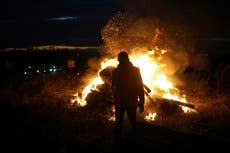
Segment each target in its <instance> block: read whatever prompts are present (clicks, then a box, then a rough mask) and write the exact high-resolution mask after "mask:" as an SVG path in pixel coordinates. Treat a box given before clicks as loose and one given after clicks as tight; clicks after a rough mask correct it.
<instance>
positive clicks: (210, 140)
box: [0, 54, 230, 153]
mask: <svg viewBox="0 0 230 153" xmlns="http://www.w3.org/2000/svg"><path fill="white" fill-rule="evenodd" d="M61 57H63V56H58V57H57V58H56V60H57V61H58V60H59V58H61ZM68 57H69V56H66V59H68ZM212 57H215V56H212ZM222 57H224V59H225V60H223V61H221V59H222ZM227 57H229V54H228V56H225V55H222V56H221V57H220V58H216V59H218V60H219V61H216V62H217V63H218V62H223V63H228V62H227V61H228V60H227V59H228V58H227ZM53 60H55V59H53ZM19 61H20V60H19ZM31 61H33V60H31ZM25 63H26V61H25ZM2 72H4V71H2ZM2 74H3V73H2ZM3 76H5V78H3V79H1V88H0V89H1V90H0V91H1V92H0V97H1V98H0V112H1V113H0V114H1V115H0V122H1V125H0V138H1V143H0V144H1V145H0V149H1V152H2V151H4V152H39V153H44V152H49V153H50V152H55V153H59V152H60V153H73V152H98V153H99V152H100V153H103V152H122V151H128V150H134V151H141V152H147V151H148V152H149V151H152V152H154V151H159V152H160V151H162V152H163V151H194V152H197V151H201V150H202V151H203V150H204V151H214V150H218V151H224V150H228V148H229V146H228V145H229V143H230V137H229V136H230V132H229V127H230V125H226V126H225V127H221V128H219V129H218V128H216V129H212V130H211V131H210V132H209V133H208V134H207V133H204V134H202V133H201V134H195V133H193V131H191V132H189V133H183V132H179V131H175V130H172V129H169V128H164V127H161V126H157V124H155V123H154V122H153V123H148V122H146V121H143V120H140V121H138V127H139V129H140V134H139V136H138V137H137V139H136V141H134V139H132V138H131V137H129V136H128V135H125V138H124V144H123V145H122V146H121V148H119V147H117V146H116V145H115V144H114V142H113V134H114V133H113V125H114V122H112V121H108V119H107V118H105V116H104V115H103V113H104V112H103V110H101V112H102V115H98V114H97V111H99V110H97V111H96V112H94V110H91V109H89V110H86V109H83V110H81V109H80V110H79V111H76V110H72V109H64V108H56V107H48V106H44V105H42V103H37V104H36V105H27V104H24V103H23V102H22V101H20V99H21V98H22V97H20V96H17V95H14V94H12V97H11V96H9V95H8V94H4V88H8V84H14V86H12V88H14V87H15V90H16V91H17V90H19V89H20V87H18V86H17V83H16V85H15V82H17V81H18V80H15V79H14V77H15V76H13V77H12V75H9V76H7V75H3ZM20 81H23V80H20ZM18 83H19V85H20V82H18ZM20 93H23V92H20V91H19V94H20ZM14 96H15V97H14ZM21 96H22V95H21ZM14 99H15V102H14ZM22 99H23V98H22ZM48 101H52V99H47V103H48ZM17 102H19V103H21V104H17ZM226 122H229V121H226Z"/></svg>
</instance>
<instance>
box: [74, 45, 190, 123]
mask: <svg viewBox="0 0 230 153" xmlns="http://www.w3.org/2000/svg"><path fill="white" fill-rule="evenodd" d="M156 49H158V48H156ZM160 53H161V54H164V53H166V50H162V51H160ZM129 57H130V61H131V62H132V63H133V64H134V65H135V66H138V67H139V68H140V71H141V75H142V79H143V82H144V84H145V85H147V86H148V87H149V88H150V89H151V93H149V95H150V96H151V97H153V98H154V96H157V97H161V98H166V99H171V100H176V101H180V102H183V103H186V98H185V95H182V96H181V95H180V92H179V90H178V89H177V88H176V87H174V86H173V83H172V82H171V81H170V80H169V79H168V78H167V75H166V74H165V73H164V72H162V70H161V68H162V67H166V66H167V64H164V63H163V64H162V63H160V59H159V58H155V51H154V50H151V51H148V52H146V53H145V54H143V53H142V54H130V56H129ZM117 64H118V61H117V59H107V58H106V59H104V60H103V61H102V62H101V67H100V68H99V71H98V72H100V71H101V70H102V69H104V68H106V67H108V66H114V67H116V66H117ZM99 84H103V81H102V80H101V79H100V76H99V75H98V76H96V77H94V78H93V79H92V81H91V82H90V83H89V84H88V85H87V86H86V87H85V88H84V90H83V91H82V96H79V94H76V95H75V96H76V98H75V99H72V102H73V103H75V102H77V103H78V104H79V105H80V106H85V105H86V104H87V103H86V101H85V98H86V96H87V95H88V94H89V93H90V92H91V90H96V87H97V85H99ZM182 110H183V111H184V112H185V113H186V112H188V111H189V108H187V107H184V106H183V107H182ZM155 116H156V113H150V114H149V115H147V116H146V117H145V120H154V119H155Z"/></svg>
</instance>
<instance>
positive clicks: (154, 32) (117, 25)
mask: <svg viewBox="0 0 230 153" xmlns="http://www.w3.org/2000/svg"><path fill="white" fill-rule="evenodd" d="M145 21H146V20H141V21H140V20H138V21H136V22H134V20H132V19H130V18H128V17H127V16H126V15H124V14H122V13H118V14H116V15H115V16H114V17H113V18H111V20H110V21H109V22H108V24H107V25H106V26H105V27H104V29H103V30H102V38H103V41H104V43H105V44H104V50H105V51H104V52H105V55H104V56H102V58H101V60H100V64H99V66H98V69H97V73H96V74H94V75H91V76H90V77H87V78H88V81H87V84H86V85H85V86H84V88H83V89H82V91H78V92H77V93H76V94H75V95H74V98H73V99H72V100H71V102H72V103H74V104H76V105H77V106H79V107H80V106H82V107H83V106H86V105H87V104H88V103H87V97H88V95H89V94H90V93H92V92H94V91H96V92H98V93H100V92H102V91H101V88H100V87H101V85H105V86H107V87H108V89H107V94H109V92H108V91H109V90H110V88H109V87H110V85H111V80H110V76H111V70H112V68H114V67H116V66H117V64H118V61H117V57H116V55H117V53H118V52H120V51H121V50H125V51H127V52H128V53H129V55H130V61H131V62H132V63H133V64H134V65H135V66H138V67H139V68H140V71H141V75H142V78H143V82H144V86H145V95H146V104H145V112H146V113H145V114H146V115H145V116H144V119H146V120H154V119H155V117H156V116H157V114H158V112H157V109H156V107H155V106H157V103H158V102H159V101H166V102H175V103H174V104H177V105H178V104H179V105H178V107H179V108H180V109H181V111H182V112H184V113H188V112H191V111H193V109H194V107H191V106H192V104H188V102H187V100H186V95H185V94H184V93H182V92H181V91H180V90H179V89H178V88H177V87H176V84H178V82H179V80H178V78H176V76H175V75H174V74H175V72H176V71H179V70H180V69H182V68H183V66H184V65H186V62H187V59H186V54H184V52H180V51H178V52H173V51H172V50H168V49H164V48H162V47H161V46H160V43H159V39H160V38H159V36H160V34H161V31H160V29H159V28H157V27H153V26H150V25H151V24H152V23H151V24H149V23H148V22H145ZM147 21H148V20H147ZM182 55H183V57H182ZM178 56H179V58H183V60H182V62H181V63H183V64H181V65H180V63H178V61H176V60H175V59H177V57H178ZM180 60H181V59H180ZM110 68H111V69H110ZM106 70H107V71H106ZM102 72H107V74H104V73H102ZM110 96H111V95H108V97H110ZM189 103H191V102H189ZM183 104H184V105H183ZM76 105H75V106H76ZM188 106H189V107H188ZM111 109H113V108H111ZM111 117H112V116H111Z"/></svg>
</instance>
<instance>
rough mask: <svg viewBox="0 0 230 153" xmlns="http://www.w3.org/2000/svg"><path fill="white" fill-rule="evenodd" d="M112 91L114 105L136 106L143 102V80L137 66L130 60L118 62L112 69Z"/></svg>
mask: <svg viewBox="0 0 230 153" xmlns="http://www.w3.org/2000/svg"><path fill="white" fill-rule="evenodd" d="M112 93H113V97H114V100H115V105H120V106H137V103H138V99H140V100H139V102H141V103H144V89H143V82H142V78H141V74H140V70H139V68H138V67H136V66H133V64H132V63H131V62H127V63H125V64H119V65H118V66H117V68H115V69H114V70H113V71H112Z"/></svg>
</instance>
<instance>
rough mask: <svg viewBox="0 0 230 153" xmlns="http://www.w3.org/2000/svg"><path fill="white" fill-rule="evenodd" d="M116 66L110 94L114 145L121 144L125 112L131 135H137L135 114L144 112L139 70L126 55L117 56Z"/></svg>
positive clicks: (123, 52)
mask: <svg viewBox="0 0 230 153" xmlns="http://www.w3.org/2000/svg"><path fill="white" fill-rule="evenodd" d="M118 61H119V64H118V66H117V67H116V68H115V69H114V70H113V71H112V94H113V99H114V106H115V143H119V144H121V143H122V129H123V122H124V115H125V112H126V113H127V116H128V120H129V122H130V123H131V129H132V133H133V134H134V135H135V134H137V133H136V132H137V127H136V112H137V109H138V111H139V112H143V111H144V102H145V97H144V88H143V82H142V77H141V74H140V69H139V68H138V67H136V66H133V64H132V63H131V62H130V61H129V56H128V53H126V52H125V51H121V52H120V53H119V54H118Z"/></svg>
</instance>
